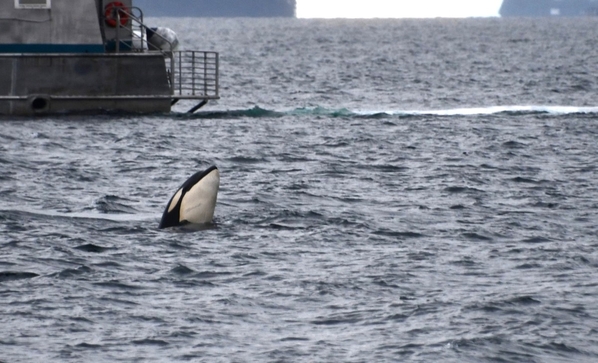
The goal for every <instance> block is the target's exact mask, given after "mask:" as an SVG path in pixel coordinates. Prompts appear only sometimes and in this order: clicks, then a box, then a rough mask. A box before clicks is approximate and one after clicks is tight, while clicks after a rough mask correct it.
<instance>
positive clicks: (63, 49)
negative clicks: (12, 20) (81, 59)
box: [0, 44, 104, 53]
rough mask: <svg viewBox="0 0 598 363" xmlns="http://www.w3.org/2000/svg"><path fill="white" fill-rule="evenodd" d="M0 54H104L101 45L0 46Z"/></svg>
mask: <svg viewBox="0 0 598 363" xmlns="http://www.w3.org/2000/svg"><path fill="white" fill-rule="evenodd" d="M0 53H104V45H103V44H0Z"/></svg>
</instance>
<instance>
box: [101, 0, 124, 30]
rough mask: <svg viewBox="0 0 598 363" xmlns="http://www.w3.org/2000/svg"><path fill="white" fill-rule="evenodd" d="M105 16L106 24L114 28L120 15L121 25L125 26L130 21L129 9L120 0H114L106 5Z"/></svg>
mask: <svg viewBox="0 0 598 363" xmlns="http://www.w3.org/2000/svg"><path fill="white" fill-rule="evenodd" d="M117 12H118V13H117ZM117 14H118V16H117ZM104 17H105V18H106V24H108V25H109V26H111V27H113V28H116V19H117V17H120V25H122V26H125V25H127V23H128V22H129V9H127V7H126V6H125V4H123V3H121V2H120V1H113V2H111V3H109V4H108V5H106V6H105V7H104Z"/></svg>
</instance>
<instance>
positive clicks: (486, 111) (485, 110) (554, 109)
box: [355, 105, 598, 116]
mask: <svg viewBox="0 0 598 363" xmlns="http://www.w3.org/2000/svg"><path fill="white" fill-rule="evenodd" d="M517 112H523V113H527V112H529V113H536V112H537V113H548V114H552V115H567V114H577V113H598V107H577V106H531V105H530V106H490V107H470V108H467V107H465V108H452V109H444V110H384V111H364V110H359V111H355V113H356V114H358V115H363V116H368V115H376V114H388V115H393V116H402V115H405V116H409V115H423V116H425V115H434V116H475V115H494V114H498V113H517Z"/></svg>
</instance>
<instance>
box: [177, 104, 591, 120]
mask: <svg viewBox="0 0 598 363" xmlns="http://www.w3.org/2000/svg"><path fill="white" fill-rule="evenodd" d="M577 114H598V107H577V106H541V105H540V106H533V105H530V106H524V105H521V106H518V105H515V106H489V107H463V108H449V109H438V110H350V109H348V108H326V107H319V106H317V107H300V108H295V109H291V110H280V111H278V110H269V109H265V108H261V107H259V106H254V107H252V108H248V109H240V110H224V111H200V112H196V113H194V114H186V113H174V114H173V115H174V116H175V117H178V118H191V119H195V118H200V119H230V118H280V117H287V116H297V117H302V116H307V117H312V116H325V117H331V118H372V119H378V118H406V117H420V116H443V117H454V116H488V115H507V116H520V115H552V116H562V115H577Z"/></svg>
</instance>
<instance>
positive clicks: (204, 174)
mask: <svg viewBox="0 0 598 363" xmlns="http://www.w3.org/2000/svg"><path fill="white" fill-rule="evenodd" d="M219 187H220V172H219V171H218V168H217V167H216V166H210V167H209V168H207V169H206V170H204V171H200V172H197V173H195V174H193V175H191V177H189V179H187V181H186V182H184V183H183V185H181V187H180V188H179V189H178V190H177V191H176V193H174V195H173V196H172V198H170V201H169V202H168V204H167V205H166V209H164V214H162V220H161V221H160V225H159V226H158V228H160V229H161V228H168V227H176V226H183V225H186V224H197V225H201V224H207V223H211V222H212V219H213V218H214V209H215V208H216V199H217V197H218V188H219Z"/></svg>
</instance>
